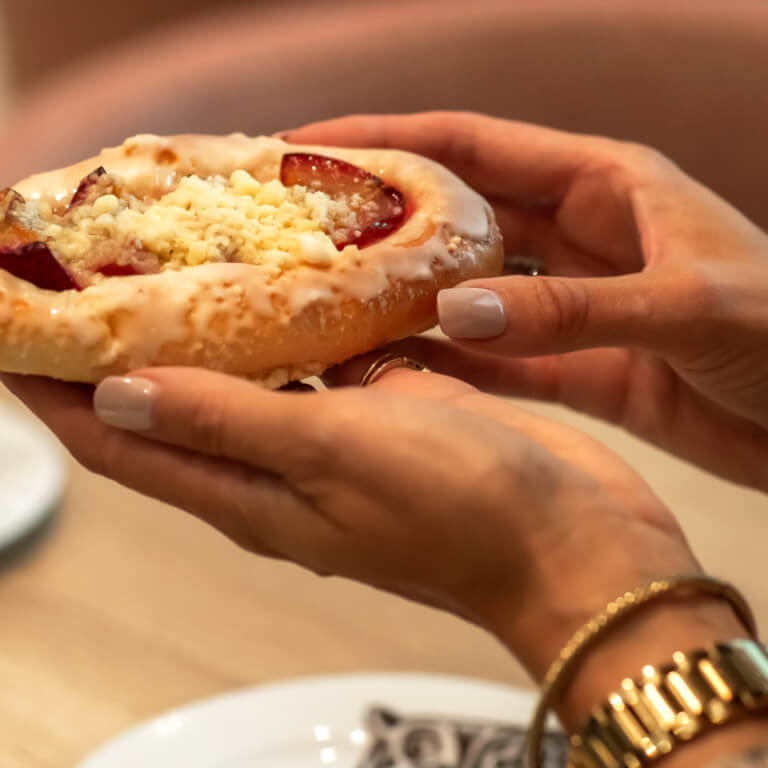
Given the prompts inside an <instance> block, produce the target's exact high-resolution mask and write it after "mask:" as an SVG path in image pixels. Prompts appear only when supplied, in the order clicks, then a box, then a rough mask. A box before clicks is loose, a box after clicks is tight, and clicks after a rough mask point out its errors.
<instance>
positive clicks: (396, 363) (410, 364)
mask: <svg viewBox="0 0 768 768" xmlns="http://www.w3.org/2000/svg"><path fill="white" fill-rule="evenodd" d="M396 368H408V369H409V370H411V371H421V372H422V373H431V371H430V370H429V368H427V366H426V365H423V364H422V363H419V362H418V361H416V360H412V359H411V358H410V357H406V356H405V355H397V354H395V353H394V352H387V354H386V355H382V356H381V357H380V358H378V360H375V361H374V362H373V363H371V366H370V368H368V370H367V371H366V372H365V373H364V374H363V378H362V379H360V386H361V387H367V386H369V385H371V384H373V383H374V382H376V381H378V380H379V379H380V378H381V377H382V376H383V375H384V374H385V373H389V372H390V371H394V370H395V369H396Z"/></svg>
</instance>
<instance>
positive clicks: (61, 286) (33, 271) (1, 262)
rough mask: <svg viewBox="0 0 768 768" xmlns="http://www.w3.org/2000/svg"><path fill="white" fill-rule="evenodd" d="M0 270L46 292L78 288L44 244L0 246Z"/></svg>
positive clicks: (76, 289)
mask: <svg viewBox="0 0 768 768" xmlns="http://www.w3.org/2000/svg"><path fill="white" fill-rule="evenodd" d="M0 269H4V270H5V271H6V272H10V273H11V274H12V275H14V276H15V277H18V278H19V279H20V280H26V281H27V282H28V283H32V284H33V285H36V286H37V287H38V288H42V289H43V290H46V291H71V290H75V291H79V290H81V289H80V286H79V285H78V284H77V283H76V282H75V280H74V279H73V277H72V276H71V275H70V274H69V272H67V270H66V269H64V267H62V266H61V264H59V262H58V261H56V258H55V257H54V255H53V254H52V253H51V251H50V249H49V248H48V246H47V245H46V244H45V243H42V242H40V241H39V240H38V241H35V242H32V243H23V244H22V245H17V246H7V245H4V246H0Z"/></svg>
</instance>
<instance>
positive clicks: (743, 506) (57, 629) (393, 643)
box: [0, 394, 768, 768]
mask: <svg viewBox="0 0 768 768" xmlns="http://www.w3.org/2000/svg"><path fill="white" fill-rule="evenodd" d="M0 397H3V395H1V394H0ZM535 408H536V409H538V410H541V411H543V412H546V413H550V414H554V415H557V416H558V417H561V418H567V419H568V420H570V421H572V422H574V423H576V424H578V425H582V426H586V427H587V428H588V429H589V430H590V431H592V432H593V433H594V434H596V435H598V436H599V437H602V438H603V439H605V440H607V441H608V442H609V443H610V444H611V445H612V446H613V447H614V448H616V449H617V450H619V451H620V452H621V453H623V454H625V455H627V456H628V457H629V458H630V460H632V461H633V463H634V464H635V465H636V466H637V467H638V468H639V469H641V470H642V471H644V472H645V474H646V476H647V477H649V479H650V480H651V482H652V484H653V485H654V486H655V487H656V489H657V490H658V491H659V493H660V494H661V495H662V496H663V497H664V498H665V499H667V500H668V501H669V502H670V503H671V504H673V506H674V508H675V509H676V510H677V511H678V513H679V514H680V516H681V517H682V519H683V521H684V523H685V526H686V529H687V530H688V532H689V534H690V536H691V539H692V541H693V542H694V544H695V545H696V547H697V549H698V551H699V552H700V554H701V556H702V558H703V560H704V562H705V564H707V565H709V566H710V567H711V568H712V569H713V570H714V571H715V572H717V573H719V574H722V575H724V576H727V577H729V578H732V579H734V580H735V581H736V582H737V583H739V584H740V585H741V586H743V587H744V588H745V590H746V592H747V594H748V595H749V597H750V598H751V599H752V600H753V601H754V603H755V606H756V608H757V610H758V613H759V616H760V618H761V620H762V621H763V623H765V621H766V620H768V593H766V591H765V590H764V589H763V587H762V583H763V581H764V579H763V576H762V573H763V568H762V560H761V558H762V557H763V552H764V548H765V542H766V539H767V538H768V536H766V534H765V530H766V525H767V524H768V508H766V507H767V506H768V504H767V503H766V499H765V498H764V497H760V496H758V495H757V494H752V493H750V492H748V491H744V490H743V489H738V488H735V487H733V486H730V485H728V484H726V483H722V482H720V481H717V480H715V479H713V478H710V477H708V476H706V475H704V474H703V473H699V472H697V471H695V470H693V469H691V468H689V467H687V466H685V465H683V464H681V463H679V462H676V461H673V460H671V459H669V458H668V457H665V456H663V455H662V454H660V453H659V452H657V451H655V450H653V449H651V448H648V447H646V446H642V445H640V444H639V443H637V442H636V441H634V440H632V439H631V438H629V437H627V436H625V435H623V434H622V433H620V432H618V431H616V430H612V429H609V428H606V427H604V426H602V425H595V424H594V423H593V422H591V421H588V420H585V419H582V418H580V417H576V416H573V415H570V414H564V412H562V411H560V410H559V409H553V408H550V407H547V406H535ZM5 559H6V561H7V560H8V558H7V557H6V558H5ZM404 669H405V670H424V671H429V672H438V673H441V672H442V673H451V674H459V675H470V676H474V677H480V678H487V679H493V680H501V681H507V682H511V683H517V684H525V676H524V674H523V673H522V671H521V670H520V668H519V666H518V665H517V664H516V663H515V662H514V661H513V660H512V659H511V658H509V657H508V656H507V654H506V653H505V652H504V651H503V649H502V648H501V647H500V646H499V645H498V644H497V643H496V642H495V641H494V640H493V639H492V638H490V637H489V636H487V635H486V634H485V633H483V632H482V631H480V630H478V629H476V628H474V627H470V626H467V625H465V624H463V623H461V622H459V621H457V620H455V619H453V618H451V617H449V616H447V615H443V614H441V613H438V612H435V611H431V610H428V609H425V608H421V607H419V606H416V605H412V604H409V603H406V602H404V601H401V600H399V599H396V598H393V597H390V596H388V595H384V594H381V593H377V592H375V591H373V590H370V589H368V588H364V587H361V586H358V585H355V584H352V583H349V582H346V581H342V580H339V579H319V578H317V577H315V576H313V575H310V574H307V573H304V572H302V571H300V570H299V569H298V568H295V567H293V566H289V565H285V564H282V563H276V562H270V561H267V560H261V559H258V558H255V557H253V556H250V555H248V554H247V553H245V552H243V551H241V550H239V549H238V548H236V547H235V546H234V545H232V544H230V543H229V542H228V541H227V540H225V539H224V538H223V537H221V536H220V535H218V534H217V533H215V532H214V531H212V530H211V529H209V528H207V527H206V526H204V525H203V524H201V523H199V522H198V521H196V520H193V519H190V518H189V517H187V516H186V515H184V514H183V513H181V512H179V511H177V510H173V509H170V508H168V507H166V506H163V505H161V504H158V503H156V502H154V501H151V500H149V499H146V498H143V497H140V496H138V495H136V494H133V493H131V492H129V491H127V490H125V489H122V488H119V487H117V486H115V485H114V484H112V483H110V482H109V481H107V480H104V479H102V478H97V477H94V476H92V475H89V474H87V473H86V472H84V471H83V470H82V469H79V468H78V467H76V466H72V471H71V477H70V483H69V489H68V493H67V496H66V499H65V501H64V503H63V504H62V506H61V509H60V512H59V514H58V516H57V518H56V520H55V522H54V524H53V525H52V526H51V527H50V528H49V530H48V531H46V533H45V535H44V536H42V537H40V539H39V541H37V542H36V543H35V545H34V546H33V547H29V548H27V549H26V551H24V552H22V553H20V554H18V555H17V556H16V557H15V558H14V559H13V560H12V561H11V562H10V563H8V562H6V563H5V565H4V567H3V568H2V570H0V766H2V768H54V767H55V768H60V767H61V766H71V765H74V764H76V763H77V761H78V760H79V759H80V758H82V757H83V756H84V755H85V754H86V753H87V752H88V751H89V750H91V749H92V748H94V747H95V746H97V745H98V744H99V743H100V742H102V741H103V740H105V739H107V738H109V737H110V736H112V735H113V734H115V733H117V732H119V731H120V730H122V729H124V728H126V727H128V726H130V725H133V724H135V723H136V722H137V721H139V720H141V719H143V718H146V717H148V716H150V715H153V714H156V713H159V712H161V711H163V710H165V709H167V708H169V707H173V706H177V705H181V704H184V703H186V702H189V701H190V700H192V699H195V698H198V697H201V696H207V695H210V694H214V693H218V692H221V691H225V690H229V689H232V688H237V687H242V686H247V685H253V684H257V683H260V682H264V681H268V680H276V679H280V678H286V677H295V676H303V675H315V674H324V673H344V672H358V671H364V670H404ZM460 709H461V703H460V702H457V710H458V711H460Z"/></svg>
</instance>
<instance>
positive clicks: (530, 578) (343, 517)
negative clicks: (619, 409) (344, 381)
mask: <svg viewBox="0 0 768 768" xmlns="http://www.w3.org/2000/svg"><path fill="white" fill-rule="evenodd" d="M359 372H360V371H359V369H355V370H354V372H353V374H350V373H349V372H347V376H352V378H351V379H350V380H358V378H359ZM5 381H6V383H7V384H8V386H9V387H10V388H11V390H12V391H13V392H15V393H16V394H17V395H18V396H19V397H20V398H22V399H23V400H24V401H25V402H26V403H27V404H28V405H29V406H30V407H31V408H32V410H33V411H35V412H36V413H37V414H38V415H39V416H40V417H41V418H42V419H43V420H44V421H45V422H46V423H47V424H48V425H49V426H50V427H51V428H52V429H53V431H54V432H55V433H56V434H57V435H58V436H59V437H60V439H61V440H62V441H63V442H64V444H65V445H66V446H67V447H68V448H69V449H70V451H71V452H72V453H73V455H74V456H75V458H77V459H78V460H79V461H80V462H81V463H83V464H84V465H85V466H86V467H88V468H90V469H92V470H94V471H96V472H99V473H101V474H105V475H107V476H108V477H110V478H112V479H114V480H116V481H118V482H120V483H122V484H124V485H127V486H129V487H131V488H134V489H136V490H138V491H140V492H142V493H146V494H148V495H151V496H154V497H156V498H159V499H161V500H163V501H166V502H169V503H171V504H173V505H175V506H178V507H181V508H182V509H185V510H188V511H189V512H191V513H192V514H194V515H196V516H198V517H200V518H202V519H203V520H206V521H207V522H209V523H210V524H211V525H213V526H215V527H216V528H218V529H219V530H220V531H222V532H223V533H224V534H226V535H227V536H229V537H230V538H232V539H234V540H235V541H236V542H238V543H239V544H240V545H241V546H243V547H245V548H247V549H249V550H252V551H254V552H257V553H261V554H265V555H268V556H273V557H279V558H284V559H288V560H291V561H294V562H297V563H299V564H301V565H303V566H306V567H307V568H310V569H312V570H314V571H316V572H318V573H321V574H335V575H340V576H346V577H350V578H353V579H356V580H359V581H362V582H365V583H368V584H371V585H373V586H376V587H380V588H382V589H386V590H389V591H391V592H395V593H398V594H401V595H404V596H406V597H409V598H411V599H414V600H418V601H421V602H424V603H429V604H432V605H435V606H439V607H441V608H444V609H447V610H449V611H452V612H454V613H457V614H459V615H462V616H464V617H466V618H469V619H471V620H472V621H474V622H476V623H478V624H480V625H482V626H484V627H487V628H488V629H490V630H491V631H493V632H496V633H497V634H499V635H500V636H503V637H504V638H505V640H506V641H507V642H508V643H509V644H510V646H511V647H512V649H513V650H514V651H515V653H517V654H518V655H519V656H520V657H521V659H522V660H523V662H524V663H525V664H526V665H527V666H528V668H529V669H531V670H532V671H533V672H534V674H537V675H540V674H541V673H542V671H543V668H544V667H545V666H546V665H547V664H548V663H549V662H550V661H551V660H552V658H553V657H554V655H555V653H556V652H557V649H558V648H559V646H560V644H562V642H563V641H564V640H565V639H566V638H567V636H568V634H569V633H570V632H571V631H572V630H574V629H575V628H576V627H577V626H578V625H580V624H581V623H582V622H583V621H584V620H586V619H587V618H588V617H589V615H590V614H591V613H593V612H595V611H597V610H599V609H600V608H602V607H603V605H604V604H605V603H606V602H607V601H608V600H610V599H611V598H613V597H615V596H616V595H617V594H619V593H620V592H622V591H624V590H625V589H628V588H632V587H635V586H637V585H638V584H639V583H641V582H643V581H645V580H646V579H648V578H651V577H654V576H658V575H660V574H664V575H666V574H669V573H671V572H676V571H681V570H690V569H694V568H696V564H695V560H694V558H693V556H692V555H691V553H690V551H689V549H688V547H687V545H686V543H685V541H684V538H683V536H682V534H681V532H680V530H679V528H678V526H677V524H676V523H675V521H674V519H673V518H672V516H671V515H670V514H669V513H668V511H667V510H666V508H665V507H664V506H663V504H661V502H660V501H659V500H658V499H657V498H656V497H655V496H654V495H653V493H652V492H651V491H650V490H649V489H648V487H647V486H646V485H645V483H644V482H643V481H642V480H641V479H640V478H639V477H638V476H637V475H636V474H635V473H634V472H633V471H632V470H631V469H630V468H629V467H627V466H626V465H625V464H624V463H623V462H622V461H621V460H620V459H618V458H617V457H615V456H614V455H613V454H611V453H610V452H609V451H608V450H607V449H605V448H604V447H602V446H601V445H600V444H599V443H597V442H595V441H593V440H592V439H590V438H588V437H587V436H585V435H583V434H581V433H579V432H577V431H575V430H572V429H570V428H568V427H565V426H562V425H559V424H557V423H554V422H550V421H547V420H545V419H542V418H540V417H538V416H534V415H532V414H529V413H527V412H525V411H523V410H520V409H519V408H516V407H513V406H512V405H511V404H510V403H508V402H505V401H503V400H501V399H498V398H495V397H493V396H490V395H485V394H482V393H480V392H478V391H477V390H476V389H475V388H474V387H472V386H470V385H468V384H465V383H463V382H459V381H456V380H454V379H450V378H448V377H444V376H438V375H435V374H426V373H418V372H413V371H404V370H398V371H395V372H392V373H390V374H388V375H386V376H385V377H384V378H383V379H381V381H379V382H378V383H376V384H375V385H373V386H371V387H368V388H365V389H352V388H345V389H339V390H333V391H329V392H324V393H311V394H310V393H301V392H295V393H293V392H268V391H264V390H263V389H261V388H259V387H257V386H255V385H253V384H250V383H247V382H245V381H242V380H239V379H235V378H231V377H227V376H224V375H221V374H215V373H210V372H205V371H200V370H193V369H170V368H169V369H149V370H145V371H139V372H137V373H136V374H135V375H134V376H132V377H131V380H130V381H129V382H126V381H125V380H122V379H108V380H107V381H106V382H104V383H103V384H102V385H101V386H100V387H99V389H98V390H97V393H96V400H95V402H96V407H97V412H98V413H99V414H100V416H101V418H102V419H103V421H100V420H99V419H98V418H97V417H96V415H95V414H94V411H93V405H92V391H91V390H90V388H88V387H80V386H73V385H66V384H61V383H55V382H52V381H48V380H44V379H38V378H31V377H20V376H10V377H6V378H5ZM104 422H107V423H108V424H113V425H117V426H118V427H122V428H115V427H113V426H108V425H107V424H105V423H104ZM553 627H557V628H558V629H557V631H553Z"/></svg>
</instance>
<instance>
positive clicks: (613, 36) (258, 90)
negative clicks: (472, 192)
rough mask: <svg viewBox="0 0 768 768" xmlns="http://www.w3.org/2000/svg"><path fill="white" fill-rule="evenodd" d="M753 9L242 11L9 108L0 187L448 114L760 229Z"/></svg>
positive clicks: (667, 5) (345, 5) (393, 4)
mask: <svg viewBox="0 0 768 768" xmlns="http://www.w3.org/2000/svg"><path fill="white" fill-rule="evenodd" d="M767 72H768V3H766V2H764V0H731V2H729V3H728V4H722V3H721V2H720V1H719V0H665V2H660V1H659V2H648V0H390V2H387V3H378V2H377V3H372V2H365V1H364V2H359V1H358V2H351V1H350V0H341V1H340V2H335V3H334V2H322V3H320V2H314V3H309V4H302V5H295V4H287V5H284V6H282V7H280V6H274V5H273V6H269V7H266V8H265V7H264V6H263V5H261V6H259V7H249V8H246V9H241V10H237V9H236V10H234V11H227V12H225V13H221V14H219V15H218V16H203V17H196V18H193V19H190V20H188V21H185V22H182V23H179V24H177V25H175V26H173V27H169V28H165V29H162V30H160V31H158V32H155V33H153V34H151V35H149V36H146V37H144V38H139V39H134V40H132V41H129V42H127V43H125V44H123V45H122V46H121V47H115V48H113V49H112V50H111V51H110V52H109V53H106V52H105V53H101V54H99V55H97V56H94V57H93V58H92V59H90V60H86V61H83V62H81V63H80V64H79V65H78V66H77V67H76V68H73V69H70V70H65V71H60V72H59V73H58V74H56V76H55V77H52V78H49V79H48V80H47V81H46V83H45V84H43V85H42V86H40V87H38V88H37V89H36V90H35V91H33V92H31V93H29V94H27V95H26V97H25V98H24V99H22V100H21V101H20V102H19V104H18V106H17V109H16V111H15V113H14V115H13V117H12V119H11V120H10V121H8V122H7V124H6V126H5V131H4V135H3V136H2V138H1V139H0V183H3V184H6V183H10V182H13V181H14V180H17V179H18V178H20V177H22V176H24V175H27V174H28V173H30V172H33V171H38V170H42V169H45V168H48V167H55V166H58V165H61V164H63V163H68V162H70V161H74V160H76V159H79V158H81V157H83V156H85V155H88V154H92V153H94V152H96V151H98V149H99V148H100V147H101V146H104V145H108V144H113V143H116V142H119V141H121V140H122V138H124V137H125V136H126V135H129V134H133V133H140V132H141V133H144V132H156V133H166V132H214V133H226V132H230V131H245V132H247V133H252V134H253V133H270V132H272V131H276V130H279V129H283V128H290V127H293V126H295V125H299V124H302V123H304V122H306V121H309V120H315V119H320V118H326V117H331V116H334V115H339V114H344V113H349V112H364V111H371V112H387V111H394V112H408V111H413V110H422V109H466V110H479V111H483V112H490V113H494V114H497V115H501V116H506V117H513V118H517V119H521V120H528V121H533V122H538V123H544V124H548V125H552V126H556V127H560V128H565V129H570V130H577V131H587V132H595V133H602V134H608V135H612V136H616V137H621V138H626V139H633V140H636V141H641V142H645V143H648V144H652V145H654V146H656V147H658V148H660V149H662V150H663V151H664V152H666V153H667V154H668V155H670V156H671V157H672V158H673V159H675V160H676V161H677V162H678V163H679V164H680V165H682V166H683V167H684V168H685V169H686V170H687V171H689V172H690V173H692V174H693V175H695V176H697V177H699V178H700V179H702V180H703V181H704V182H705V183H707V184H709V185H710V186H712V187H714V188H715V189H716V190H717V191H718V192H719V193H721V194H723V195H724V196H725V197H727V198H729V199H730V200H732V201H733V202H734V203H735V204H736V205H738V206H739V207H740V208H741V209H742V210H744V211H745V212H747V213H748V214H749V215H750V216H752V217H753V218H754V219H756V220H757V221H758V222H760V223H761V224H762V225H763V226H768V206H766V204H765V199H766V188H767V184H768V182H767V181H766V180H768V151H766V149H765V145H766V137H767V136H768V88H766V86H765V81H766V73H767Z"/></svg>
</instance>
